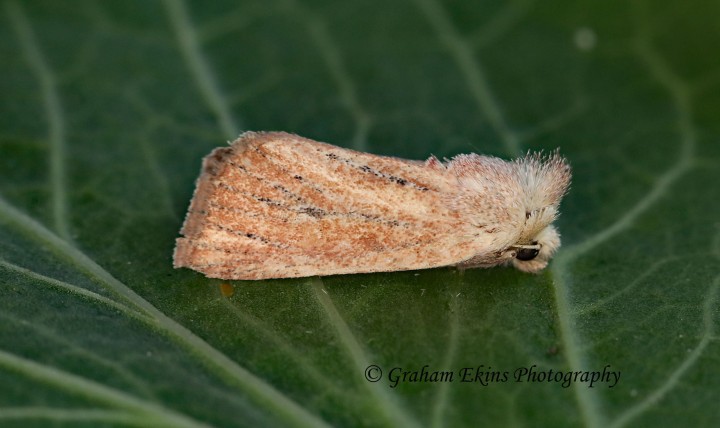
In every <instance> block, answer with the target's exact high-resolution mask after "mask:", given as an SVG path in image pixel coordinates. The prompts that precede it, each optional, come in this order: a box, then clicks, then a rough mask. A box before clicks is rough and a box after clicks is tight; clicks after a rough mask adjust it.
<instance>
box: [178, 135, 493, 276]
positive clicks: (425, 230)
mask: <svg viewBox="0 0 720 428" xmlns="http://www.w3.org/2000/svg"><path fill="white" fill-rule="evenodd" d="M456 189H457V182H456V179H455V177H454V176H452V174H450V173H449V172H448V171H447V170H446V169H445V168H442V167H438V166H437V165H435V166H430V165H427V164H425V163H422V162H414V161H407V160H403V159H397V158H392V157H382V156H375V155H370V154H365V153H360V152H356V151H353V150H348V149H342V148H339V147H335V146H331V145H328V144H324V143H319V142H316V141H312V140H308V139H304V138H301V137H298V136H295V135H291V134H286V133H245V134H243V135H242V136H241V137H240V138H238V140H236V141H235V142H234V143H233V144H232V145H231V146H229V147H225V148H219V149H216V150H215V151H213V152H212V153H211V154H210V155H209V156H208V157H206V158H205V159H204V162H203V172H202V174H201V177H200V179H199V180H198V184H197V188H196V190H195V195H194V197H193V200H192V203H191V205H190V209H189V212H188V216H187V218H186V220H185V224H184V226H183V229H182V230H181V233H182V234H183V235H184V237H183V238H179V239H178V240H177V246H176V249H175V255H174V262H175V267H190V268H192V269H194V270H197V271H200V272H202V273H204V274H205V275H207V276H209V277H214V278H222V279H263V278H290V277H303V276H312V275H332V274H345V273H360V272H380V271H396V270H412V269H424V268H431V267H437V266H446V265H455V264H459V263H462V262H463V261H465V260H468V259H470V258H472V257H473V256H475V255H476V254H477V253H478V251H482V250H483V247H484V246H486V245H485V244H484V242H485V241H484V238H483V236H482V233H481V232H478V230H477V229H475V228H473V227H472V226H471V225H468V224H467V223H465V222H463V221H462V218H460V217H459V214H458V212H457V211H456V210H453V209H451V208H450V207H449V204H448V201H447V199H448V198H449V197H450V196H451V195H452V194H453V192H455V191H456ZM488 242H489V241H488Z"/></svg>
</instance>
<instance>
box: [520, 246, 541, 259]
mask: <svg viewBox="0 0 720 428" xmlns="http://www.w3.org/2000/svg"><path fill="white" fill-rule="evenodd" d="M539 253H540V250H538V249H537V248H520V249H519V250H518V252H517V255H515V258H516V259H518V260H522V261H524V262H525V261H528V260H532V259H534V258H535V257H537V255H538V254H539Z"/></svg>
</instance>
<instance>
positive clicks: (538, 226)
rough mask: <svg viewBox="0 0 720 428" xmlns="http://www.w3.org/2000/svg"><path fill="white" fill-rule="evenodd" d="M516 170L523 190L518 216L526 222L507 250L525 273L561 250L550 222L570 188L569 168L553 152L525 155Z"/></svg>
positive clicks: (555, 231)
mask: <svg viewBox="0 0 720 428" xmlns="http://www.w3.org/2000/svg"><path fill="white" fill-rule="evenodd" d="M515 168H516V174H517V180H518V182H519V184H520V187H521V188H522V198H521V201H519V203H520V204H521V208H522V209H521V210H520V213H524V216H525V219H524V223H523V227H522V230H521V232H520V236H519V237H518V239H517V242H516V243H515V245H512V246H511V247H510V249H509V250H510V251H511V253H510V254H511V255H513V259H512V264H513V265H514V266H515V267H516V268H518V269H520V270H522V271H525V272H538V271H540V270H542V269H544V268H545V266H547V264H548V261H549V260H550V258H551V257H552V256H553V254H554V253H555V251H556V250H557V249H558V247H560V234H559V233H558V232H557V229H555V227H554V226H553V225H552V223H553V222H554V221H555V219H556V218H557V216H558V214H559V212H558V208H559V205H560V200H561V199H562V197H563V196H564V195H565V193H566V192H567V189H568V186H569V185H570V166H569V165H568V164H567V161H566V160H565V159H564V158H562V157H561V156H560V155H559V154H558V153H557V151H555V152H554V153H552V154H551V155H550V156H548V157H543V156H542V154H540V153H535V154H529V153H528V155H527V156H525V157H523V158H520V159H518V160H516V161H515ZM521 221H522V219H521Z"/></svg>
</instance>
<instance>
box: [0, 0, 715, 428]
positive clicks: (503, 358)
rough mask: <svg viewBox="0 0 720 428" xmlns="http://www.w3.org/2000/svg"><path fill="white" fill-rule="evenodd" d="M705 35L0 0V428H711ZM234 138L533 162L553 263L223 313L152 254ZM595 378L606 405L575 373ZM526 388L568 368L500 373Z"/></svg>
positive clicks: (702, 11)
mask: <svg viewBox="0 0 720 428" xmlns="http://www.w3.org/2000/svg"><path fill="white" fill-rule="evenodd" d="M718 15H720V6H718V4H717V3H716V2H710V1H695V2H671V1H653V2H650V1H603V2H580V3H578V2H563V1H560V2H539V1H532V0H513V1H508V2H499V1H481V2H477V1H461V0H452V1H450V0H448V1H441V0H413V1H408V2H400V1H398V2H395V1H390V2H388V1H373V0H370V1H351V2H334V1H320V0H312V1H311V0H302V1H301V0H272V1H243V2H219V1H218V2H200V1H193V2H190V1H186V2H180V1H174V0H167V1H138V0H136V1H125V2H95V1H71V2H52V1H33V2H23V1H20V0H15V1H5V2H3V3H2V5H1V7H0V23H2V24H1V25H0V58H2V65H1V66H0V93H2V96H1V97H0V425H3V426H23V427H27V426H48V425H52V426H73V427H75V426H206V425H209V426H228V427H229V426H278V425H283V426H322V425H340V426H407V427H412V426H433V427H439V426H477V425H487V426H508V425H511V426H548V427H555V426H589V427H605V426H613V427H621V426H638V425H640V426H679V425H681V424H682V425H685V426H716V425H718V424H719V423H720V408H719V407H718V406H717V404H716V400H717V397H718V396H719V395H720V364H718V363H719V360H718V355H720V349H719V348H718V321H720V310H719V308H720V303H719V299H720V296H718V293H719V291H718V288H719V287H720V270H719V269H718V266H720V263H719V262H720V224H719V223H718V217H717V213H718V212H720V186H718V183H719V182H720V162H719V160H720V144H718V142H719V141H718V140H719V138H720V57H719V56H718V55H717V46H718V45H720V27H718V25H717V16H718ZM242 130H284V131H289V132H295V133H297V134H300V135H303V136H306V137H310V138H314V139H317V140H320V141H327V142H330V143H333V144H337V145H341V146H345V147H353V148H356V149H360V150H365V151H370V152H374V153H379V154H389V155H396V156H402V157H407V158H414V159H423V158H426V157H427V156H428V155H430V154H431V153H432V154H435V155H437V156H440V157H442V156H451V155H454V154H457V153H466V152H470V151H475V152H480V153H486V154H495V155H499V156H504V157H514V156H517V155H519V154H521V153H522V152H525V151H526V150H541V149H543V150H551V149H554V148H555V147H560V148H561V153H562V154H564V155H565V156H567V157H568V159H569V160H570V162H571V164H572V166H573V172H574V178H573V186H572V189H571V191H570V194H569V195H568V196H567V197H566V199H565V201H564V202H563V207H562V212H563V214H562V216H561V218H560V219H559V222H558V225H559V228H560V231H561V232H562V235H563V241H564V246H563V247H562V248H561V250H560V252H559V254H558V255H557V257H556V258H555V259H554V260H553V262H552V263H551V267H550V268H549V269H548V270H546V271H545V272H543V273H542V274H540V275H537V276H535V275H528V274H524V273H521V272H518V271H515V270H512V269H509V268H495V269H487V270H483V269H476V270H468V271H464V272H458V271H456V270H454V269H434V270H427V271H418V272H400V273H384V274H373V275H347V276H336V277H325V278H311V279H301V280H282V281H262V282H234V283H232V287H233V288H232V289H233V290H234V292H233V293H232V295H228V294H229V293H227V286H221V284H222V282H220V281H217V280H210V279H207V278H205V277H203V276H202V275H200V274H197V273H195V272H192V271H189V270H186V269H182V270H173V269H172V266H171V264H172V263H171V254H172V249H173V246H174V239H175V238H176V237H177V236H178V230H179V228H180V226H181V223H182V219H183V216H184V213H185V210H186V209H187V205H188V203H189V199H190V197H191V194H192V190H193V183H194V180H195V178H196V177H197V174H198V172H199V166H200V159H201V158H202V157H203V156H204V155H205V154H207V153H208V152H209V151H210V150H211V149H212V148H213V147H216V146H220V145H223V144H224V143H225V142H226V141H228V140H231V139H233V138H234V137H235V136H236V135H237V134H239V133H240V132H241V131H242ZM370 365H377V367H378V368H380V369H381V370H382V371H383V374H382V377H381V379H380V381H379V382H376V383H373V382H369V381H367V380H366V379H365V376H366V373H369V374H370V375H371V376H374V375H377V374H378V372H377V371H375V370H374V369H371V370H370V371H368V372H366V370H367V368H368V367H369V366H370ZM607 366H609V370H613V371H619V372H620V379H619V381H618V382H617V383H616V384H613V387H610V384H611V382H607V381H601V382H597V383H595V384H594V385H592V387H591V386H590V385H589V383H588V382H583V381H582V379H583V376H588V374H587V373H591V372H602V371H603V369H604V368H606V367H607ZM464 368H466V370H465V371H464V372H463V369H464ZM529 368H533V369H534V370H535V371H536V373H537V374H539V375H540V376H545V375H546V374H547V373H548V371H549V370H553V373H556V372H560V373H561V374H563V375H564V374H565V373H569V372H579V374H578V377H577V379H576V382H572V385H570V386H569V387H566V386H567V385H565V386H564V385H563V382H555V381H551V382H548V381H547V380H545V381H541V380H539V379H540V378H535V381H525V382H518V379H517V378H516V377H515V374H516V370H523V369H529ZM393 369H395V370H393ZM423 370H424V371H429V372H430V373H431V374H432V373H433V372H436V373H435V374H434V375H433V376H436V377H437V376H440V373H439V372H440V371H449V372H452V373H453V375H454V377H453V379H452V382H450V381H449V379H448V378H445V379H444V380H445V381H444V382H441V381H438V382H431V381H430V380H433V379H436V377H433V376H429V375H427V376H428V377H427V378H422V377H420V378H418V376H420V374H419V372H420V371H423ZM478 370H479V371H480V372H485V373H484V374H483V373H479V376H478V377H477V378H476V377H475V371H478ZM402 372H407V373H406V374H405V381H402V379H400V380H399V381H398V384H397V385H396V386H394V379H395V376H396V375H402ZM413 372H416V373H414V374H413ZM463 373H465V374H466V375H467V376H469V377H468V378H467V379H466V380H471V382H462V380H463V379H462V374H463ZM543 373H544V374H543ZM412 380H420V381H414V382H413V381H412ZM423 380H425V381H423Z"/></svg>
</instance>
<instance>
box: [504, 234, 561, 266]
mask: <svg viewBox="0 0 720 428" xmlns="http://www.w3.org/2000/svg"><path fill="white" fill-rule="evenodd" d="M558 247H560V234H559V233H558V232H557V229H555V226H553V225H549V226H547V227H546V228H545V229H543V230H542V231H541V232H540V233H539V234H537V235H536V237H535V239H534V240H533V241H531V242H530V243H529V244H517V245H513V246H511V247H510V255H512V256H513V258H512V264H513V266H515V267H516V268H518V269H520V270H521V271H523V272H530V273H537V272H539V271H541V270H543V269H545V267H546V266H547V264H548V261H550V258H552V256H553V254H555V251H556V250H557V249H558Z"/></svg>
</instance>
